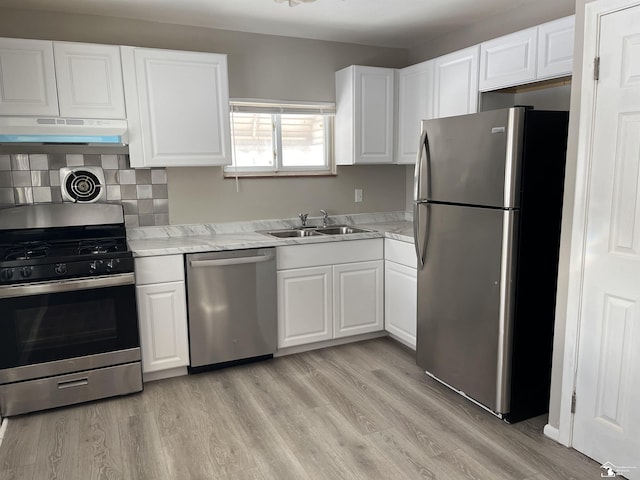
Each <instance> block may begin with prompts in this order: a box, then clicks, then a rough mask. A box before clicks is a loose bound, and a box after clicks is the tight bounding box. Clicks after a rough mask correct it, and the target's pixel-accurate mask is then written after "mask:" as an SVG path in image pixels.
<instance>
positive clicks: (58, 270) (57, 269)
mask: <svg viewBox="0 0 640 480" xmlns="http://www.w3.org/2000/svg"><path fill="white" fill-rule="evenodd" d="M54 271H55V272H56V273H57V274H58V275H64V274H65V273H67V265H66V264H65V263H59V264H57V265H56V266H55V268H54Z"/></svg>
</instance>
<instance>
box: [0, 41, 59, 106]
mask: <svg viewBox="0 0 640 480" xmlns="http://www.w3.org/2000/svg"><path fill="white" fill-rule="evenodd" d="M58 113H59V112H58V97H57V93H56V75H55V67H54V61H53V48H52V43H51V42H49V41H44V40H23V39H16V38H0V115H48V116H57V115H58Z"/></svg>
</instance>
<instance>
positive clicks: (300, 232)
mask: <svg viewBox="0 0 640 480" xmlns="http://www.w3.org/2000/svg"><path fill="white" fill-rule="evenodd" d="M263 233H266V234H267V235H271V236H272V237H278V238H292V237H313V236H316V235H322V234H321V233H318V232H317V231H316V230H315V229H314V230H311V229H295V230H294V229H291V230H274V231H270V232H263Z"/></svg>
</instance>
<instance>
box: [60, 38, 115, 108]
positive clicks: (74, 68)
mask: <svg viewBox="0 0 640 480" xmlns="http://www.w3.org/2000/svg"><path fill="white" fill-rule="evenodd" d="M53 53H54V58H55V65H56V78H57V86H58V102H59V105H60V116H62V117H75V118H111V119H124V118H126V114H125V108H124V90H123V88H122V68H121V66H120V48H119V47H118V46H114V45H96V44H86V43H71V42H54V43H53Z"/></svg>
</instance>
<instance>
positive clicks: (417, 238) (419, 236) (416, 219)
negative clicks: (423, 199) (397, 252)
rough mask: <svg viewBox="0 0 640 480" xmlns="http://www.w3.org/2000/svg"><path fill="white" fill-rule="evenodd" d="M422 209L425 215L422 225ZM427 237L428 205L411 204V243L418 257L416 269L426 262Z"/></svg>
mask: <svg viewBox="0 0 640 480" xmlns="http://www.w3.org/2000/svg"><path fill="white" fill-rule="evenodd" d="M420 207H424V209H425V210H424V211H425V213H426V215H425V218H424V224H422V222H421V221H420V220H422V218H421V217H422V214H421V210H422V209H421V208H420ZM428 237H429V204H427V203H414V204H413V242H414V245H415V249H416V256H417V257H418V268H419V269H422V268H423V267H424V264H425V262H426V259H425V254H426V252H427V240H428Z"/></svg>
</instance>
